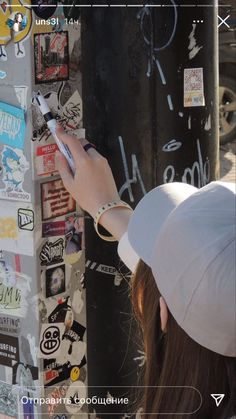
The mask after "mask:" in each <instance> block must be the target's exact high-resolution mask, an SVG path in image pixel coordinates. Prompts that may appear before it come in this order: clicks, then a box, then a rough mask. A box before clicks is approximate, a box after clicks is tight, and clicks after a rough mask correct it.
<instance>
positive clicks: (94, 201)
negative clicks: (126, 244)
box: [56, 127, 132, 240]
mask: <svg viewBox="0 0 236 419" xmlns="http://www.w3.org/2000/svg"><path fill="white" fill-rule="evenodd" d="M57 135H58V138H59V139H60V140H61V141H63V143H64V144H67V145H68V147H69V149H70V151H71V153H72V156H73V159H74V162H75V167H76V172H75V176H74V177H73V175H72V173H71V171H70V168H69V166H68V163H67V161H66V159H65V157H64V156H63V155H62V154H61V153H60V152H57V156H56V159H57V167H58V170H59V173H60V175H61V178H62V180H63V183H64V186H65V188H66V189H67V190H68V191H69V192H70V194H71V195H72V196H73V198H74V199H75V200H76V201H77V202H78V204H79V206H80V207H81V208H82V209H83V210H85V211H87V212H88V213H89V214H90V215H91V216H92V217H93V218H94V216H95V214H96V213H97V211H98V209H99V208H100V207H101V206H102V205H104V204H107V203H108V202H111V201H115V200H119V199H120V197H119V193H118V190H117V187H116V184H115V181H114V177H113V175H112V171H111V168H110V166H109V164H108V161H107V160H106V159H105V158H104V157H103V156H102V155H101V154H99V153H98V152H97V151H96V150H95V149H92V148H91V149H89V150H88V151H87V152H86V151H85V150H84V148H83V146H84V145H85V144H86V143H88V141H86V140H83V139H82V140H79V139H78V138H76V137H75V136H73V135H68V134H66V133H65V132H64V131H63V129H62V128H61V127H58V129H57ZM131 215H132V211H130V210H129V209H127V208H112V209H110V210H109V211H106V212H105V213H104V214H103V215H102V216H101V218H100V221H99V223H100V224H101V225H102V226H103V227H105V228H106V230H107V231H109V233H110V234H112V235H113V236H114V237H115V238H116V239H117V240H120V238H121V236H122V235H123V234H124V233H125V231H126V230H127V226H128V223H129V219H130V217H131Z"/></svg>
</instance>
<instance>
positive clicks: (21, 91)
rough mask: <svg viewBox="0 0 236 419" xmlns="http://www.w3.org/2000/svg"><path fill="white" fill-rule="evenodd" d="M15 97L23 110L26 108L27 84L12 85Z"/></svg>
mask: <svg viewBox="0 0 236 419" xmlns="http://www.w3.org/2000/svg"><path fill="white" fill-rule="evenodd" d="M14 90H15V93H16V98H17V100H18V102H19V104H20V106H21V108H22V109H24V111H26V110H27V92H28V86H14Z"/></svg>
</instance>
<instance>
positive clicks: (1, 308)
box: [0, 272, 30, 317]
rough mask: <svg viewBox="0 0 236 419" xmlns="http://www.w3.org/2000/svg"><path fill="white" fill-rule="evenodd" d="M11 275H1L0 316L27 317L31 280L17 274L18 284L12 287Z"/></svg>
mask: <svg viewBox="0 0 236 419" xmlns="http://www.w3.org/2000/svg"><path fill="white" fill-rule="evenodd" d="M11 275H12V274H11V273H10V275H9V274H8V273H4V274H0V314H5V315H14V316H17V317H25V316H26V313H27V309H28V301H27V296H28V294H29V292H30V278H29V277H27V275H24V274H20V273H19V272H15V278H16V283H15V284H14V285H11ZM9 282H10V283H9Z"/></svg>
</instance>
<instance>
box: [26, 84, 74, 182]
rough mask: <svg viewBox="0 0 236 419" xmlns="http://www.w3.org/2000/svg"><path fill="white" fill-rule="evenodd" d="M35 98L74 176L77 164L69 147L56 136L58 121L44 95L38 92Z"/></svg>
mask: <svg viewBox="0 0 236 419" xmlns="http://www.w3.org/2000/svg"><path fill="white" fill-rule="evenodd" d="M34 98H35V100H36V102H37V104H38V106H39V109H40V111H41V113H42V115H43V117H44V119H45V121H46V123H47V126H48V128H49V130H50V132H51V134H52V136H53V138H54V140H55V141H56V143H57V145H58V148H59V150H60V152H61V153H62V154H63V155H64V156H65V158H66V160H67V161H68V163H69V166H70V168H71V170H72V172H73V174H74V173H75V164H74V160H73V157H72V155H71V152H70V150H69V147H68V146H67V145H66V144H63V142H62V141H60V140H59V138H58V136H57V134H56V120H55V119H54V118H53V116H52V112H51V111H50V109H49V107H48V104H47V102H46V100H45V99H44V97H43V95H42V94H41V93H40V92H38V93H35V94H34Z"/></svg>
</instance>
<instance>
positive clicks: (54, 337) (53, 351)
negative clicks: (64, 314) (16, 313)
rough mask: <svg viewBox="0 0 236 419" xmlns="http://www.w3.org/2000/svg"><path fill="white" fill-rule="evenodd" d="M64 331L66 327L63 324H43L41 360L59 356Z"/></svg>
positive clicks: (40, 345)
mask: <svg viewBox="0 0 236 419" xmlns="http://www.w3.org/2000/svg"><path fill="white" fill-rule="evenodd" d="M64 330H65V326H64V325H63V324H62V323H54V324H42V328H41V334H40V343H39V352H38V357H39V358H46V359H48V358H54V357H55V356H57V355H59V353H60V350H61V340H62V335H63V332H64Z"/></svg>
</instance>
